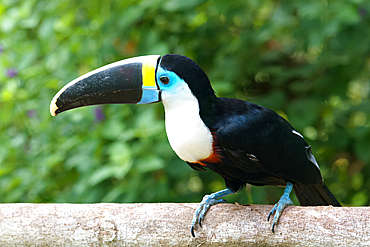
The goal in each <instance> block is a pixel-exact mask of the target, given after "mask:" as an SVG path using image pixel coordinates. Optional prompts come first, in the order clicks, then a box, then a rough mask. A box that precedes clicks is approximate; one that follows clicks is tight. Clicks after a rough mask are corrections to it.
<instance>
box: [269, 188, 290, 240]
mask: <svg viewBox="0 0 370 247" xmlns="http://www.w3.org/2000/svg"><path fill="white" fill-rule="evenodd" d="M292 189H293V184H291V183H289V182H288V183H287V185H286V188H285V190H284V194H283V195H282V196H281V197H280V200H279V201H278V202H277V203H276V204H275V205H274V207H273V208H272V209H271V211H270V213H269V215H268V216H267V221H270V217H271V215H272V214H274V213H275V215H274V219H273V221H272V228H271V231H272V233H275V226H276V225H277V223H278V221H279V219H280V216H281V213H282V212H283V210H284V209H285V208H286V207H288V206H292V205H293V201H292V200H291V199H290V197H289V195H290V192H291V191H292Z"/></svg>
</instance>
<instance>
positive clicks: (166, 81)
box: [159, 76, 170, 85]
mask: <svg viewBox="0 0 370 247" xmlns="http://www.w3.org/2000/svg"><path fill="white" fill-rule="evenodd" d="M159 80H160V81H161V82H162V83H163V84H164V85H167V84H168V83H170V78H168V77H167V76H162V77H161V78H159Z"/></svg>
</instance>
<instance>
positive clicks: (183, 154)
mask: <svg viewBox="0 0 370 247" xmlns="http://www.w3.org/2000/svg"><path fill="white" fill-rule="evenodd" d="M166 132H167V137H168V140H169V142H170V145H171V147H172V149H173V150H174V151H175V153H176V154H177V155H178V156H179V157H180V158H181V159H182V160H184V161H187V162H192V163H196V162H198V161H200V160H204V159H207V158H209V157H212V154H213V136H212V133H211V131H210V130H209V128H208V127H207V126H206V125H205V124H204V122H203V120H202V119H201V118H200V115H199V108H198V107H192V106H191V105H189V104H188V105H186V106H184V107H181V108H176V110H172V109H166Z"/></svg>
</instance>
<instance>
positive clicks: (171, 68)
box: [50, 54, 216, 116]
mask: <svg viewBox="0 0 370 247" xmlns="http://www.w3.org/2000/svg"><path fill="white" fill-rule="evenodd" d="M194 97H195V98H196V99H198V102H199V103H200V104H201V102H200V100H199V99H202V100H201V101H202V102H208V101H209V100H213V99H214V98H215V97H216V96H215V95H214V91H213V89H212V87H211V85H210V82H209V80H208V77H207V75H206V74H205V73H204V71H203V70H202V69H201V68H200V67H199V65H197V64H196V63H195V62H194V61H192V60H191V59H190V58H187V57H185V56H181V55H174V54H168V55H165V56H163V57H161V56H157V55H153V56H142V57H135V58H129V59H126V60H122V61H119V62H116V63H112V64H109V65H106V66H103V67H101V68H98V69H96V70H93V71H91V72H89V73H87V74H85V75H82V76H80V77H78V78H77V79H75V80H73V81H71V82H70V83H68V84H67V85H66V86H64V87H63V88H62V89H61V90H60V91H59V92H58V93H57V94H56V95H55V96H54V98H53V100H52V102H51V104H50V113H51V115H53V116H56V115H57V114H59V113H61V112H63V111H67V110H70V109H74V108H77V107H82V106H88V105H99V104H149V103H155V102H160V101H163V104H164V105H165V106H166V107H171V106H172V105H177V104H186V102H188V101H189V100H192V99H194Z"/></svg>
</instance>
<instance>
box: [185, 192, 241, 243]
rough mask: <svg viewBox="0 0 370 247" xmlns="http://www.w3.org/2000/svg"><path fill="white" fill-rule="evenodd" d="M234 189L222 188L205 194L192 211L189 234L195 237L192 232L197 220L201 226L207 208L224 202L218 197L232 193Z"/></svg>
mask: <svg viewBox="0 0 370 247" xmlns="http://www.w3.org/2000/svg"><path fill="white" fill-rule="evenodd" d="M234 193H235V191H232V190H230V189H224V190H221V191H218V192H215V193H212V194H210V195H205V196H204V197H203V200H202V201H201V202H200V204H199V206H198V208H197V210H196V211H195V212H194V216H193V220H192V221H191V230H190V231H191V235H192V236H193V237H195V234H194V227H195V224H196V223H197V221H198V222H199V226H200V227H202V220H203V219H204V215H205V214H206V213H207V211H208V209H209V208H210V207H211V206H212V205H215V204H217V203H220V202H226V200H224V199H220V198H221V197H224V196H227V195H230V194H234Z"/></svg>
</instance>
